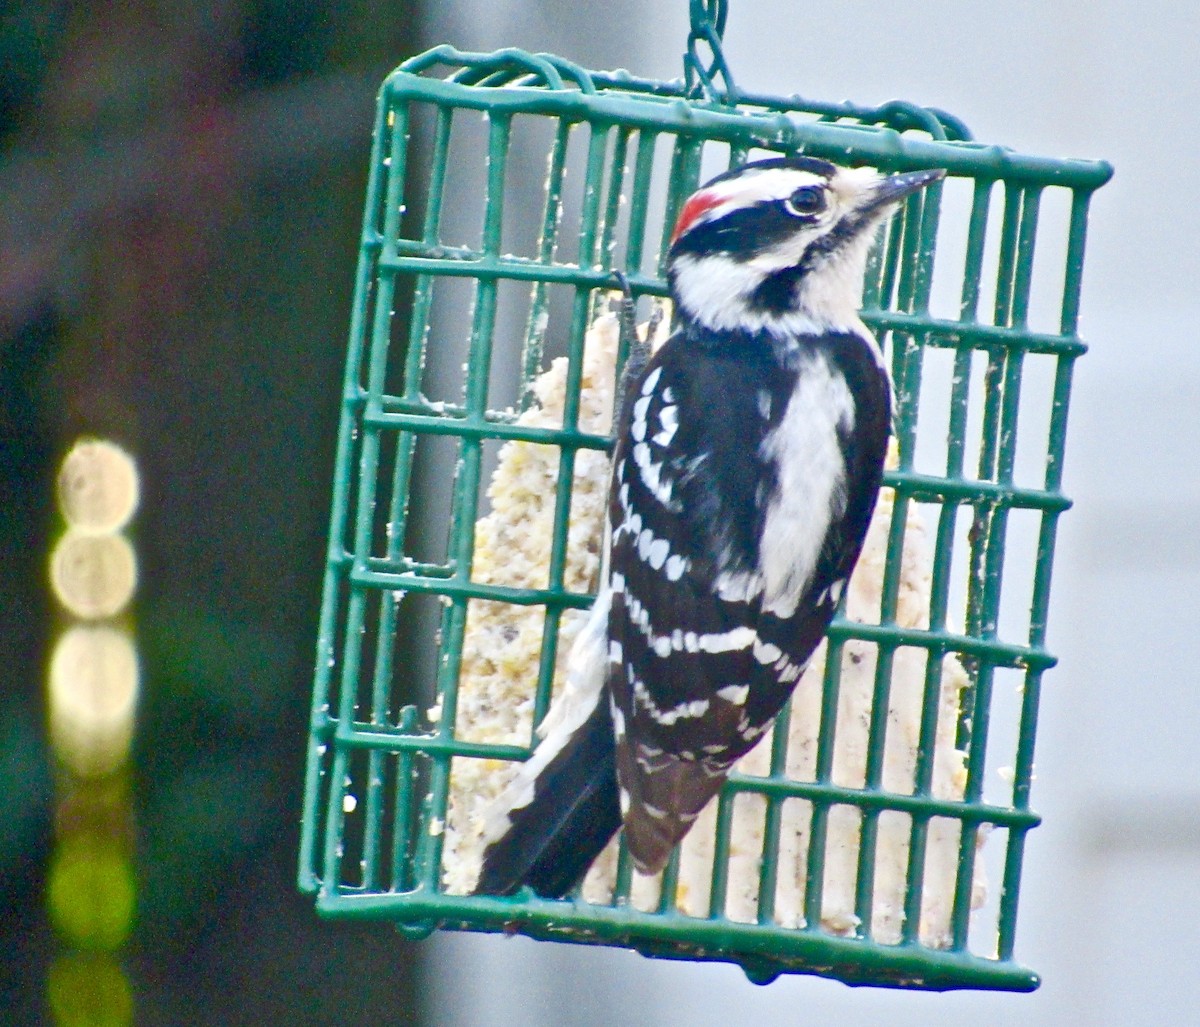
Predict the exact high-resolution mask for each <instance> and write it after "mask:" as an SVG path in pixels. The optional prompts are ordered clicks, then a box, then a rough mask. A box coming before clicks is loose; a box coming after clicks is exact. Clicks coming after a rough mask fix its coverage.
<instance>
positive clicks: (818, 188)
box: [667, 157, 945, 333]
mask: <svg viewBox="0 0 1200 1027" xmlns="http://www.w3.org/2000/svg"><path fill="white" fill-rule="evenodd" d="M943 174H945V172H943V171H941V170H931V171H913V172H909V173H908V174H902V175H891V176H888V175H881V174H880V173H879V172H877V171H875V170H874V169H872V168H844V167H839V166H838V165H836V164H830V163H829V162H828V161H823V160H817V159H816V158H813V157H787V158H777V159H773V160H764V161H757V162H755V163H752V164H746V165H744V166H742V167H740V168H736V169H734V170H732V171H728V172H726V173H725V174H723V175H719V176H717V177H716V178H714V179H713V180H712V181H711V182H709V183H707V184H706V185H705V186H704V187H703V188H701V189H700V190H698V191H697V192H695V193H693V194H692V195H691V196H690V197H689V198H688V200H687V202H686V203H684V205H683V209H682V210H681V211H680V214H679V220H678V221H677V222H676V225H675V231H674V233H673V235H672V237H671V249H670V254H669V256H668V261H667V276H668V280H669V282H670V285H671V294H672V296H673V298H674V300H675V303H676V306H677V308H679V312H680V313H681V314H683V315H684V316H685V317H687V318H690V319H692V320H694V321H698V322H699V323H701V324H703V325H704V326H706V327H708V328H711V329H713V330H715V331H718V332H720V331H735V330H737V329H739V328H744V329H749V330H754V331H757V330H762V329H764V328H765V329H776V330H779V331H783V332H790V333H795V332H810V331H817V332H822V331H829V330H837V329H841V330H848V329H851V328H853V327H854V326H856V325H857V324H858V323H859V322H858V307H859V305H860V303H861V301H862V284H863V274H864V272H865V269H866V260H867V253H868V251H869V250H870V248H871V243H872V242H873V240H874V238H875V229H876V228H877V226H878V225H879V224H880V223H881V222H882V221H883V220H884V219H885V218H886V217H887V216H888V215H889V214H890V213H891V212H892V211H893V210H894V209H895V206H896V204H897V203H898V202H899V201H900V200H902V199H903V198H904V197H906V196H908V195H909V194H910V193H912V192H915V191H916V190H917V189H920V188H921V187H922V186H925V185H928V184H929V183H930V182H933V181H936V180H937V179H939V178H941V177H942V175H943Z"/></svg>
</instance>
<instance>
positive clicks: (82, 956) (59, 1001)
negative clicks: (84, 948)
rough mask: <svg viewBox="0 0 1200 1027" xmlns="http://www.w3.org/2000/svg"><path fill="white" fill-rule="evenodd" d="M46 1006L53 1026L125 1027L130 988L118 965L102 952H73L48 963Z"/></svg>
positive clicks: (129, 1009) (130, 1012)
mask: <svg viewBox="0 0 1200 1027" xmlns="http://www.w3.org/2000/svg"><path fill="white" fill-rule="evenodd" d="M46 998H47V1005H49V1007H50V1015H51V1018H52V1019H53V1021H54V1023H55V1025H56V1027H128V1025H129V1024H132V1023H133V987H132V986H131V985H130V983H129V978H128V977H127V976H126V974H125V971H124V970H122V969H121V966H120V964H119V963H118V962H117V961H116V960H115V959H114V958H113V957H112V956H110V955H108V954H107V953H104V952H76V953H72V954H70V955H65V956H59V957H58V958H57V959H55V960H54V962H53V963H51V964H50V971H49V974H48V976H47V979H46Z"/></svg>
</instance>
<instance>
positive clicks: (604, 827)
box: [475, 696, 621, 898]
mask: <svg viewBox="0 0 1200 1027" xmlns="http://www.w3.org/2000/svg"><path fill="white" fill-rule="evenodd" d="M597 700H598V701H597V702H596V704H595V708H594V709H593V710H592V712H591V714H590V715H589V716H588V717H587V719H586V720H584V721H583V723H582V724H581V725H580V726H579V727H578V728H577V729H576V730H575V731H574V733H573V734H572V735H571V737H570V738H569V739H568V740H567V741H566V743H565V744H564V745H563V746H562V747H561V748H560V749H559V750H558V751H557V752H556V753H555V754H554V756H553V758H552V759H550V761H549V762H548V763H547V764H546V765H545V766H544V767H542V768H541V769H540V770H539V771H538V773H537V775H536V777H535V778H534V779H533V781H532V785H531V788H530V791H531V793H532V794H531V795H530V797H529V798H528V801H527V802H525V803H524V804H523V805H519V806H515V807H514V808H512V809H510V810H509V812H508V814H507V820H508V826H507V828H506V829H505V830H504V832H503V833H502V834H501V835H500V836H499V837H497V838H496V839H495V840H494V841H493V842H492V843H491V844H490V845H488V847H487V849H486V850H485V851H484V854H483V868H482V869H481V870H480V873H479V881H478V883H477V884H476V885H475V894H477V895H511V894H512V893H513V892H515V891H516V890H517V889H518V888H520V887H521V886H522V885H528V886H529V887H530V888H532V889H533V890H534V891H535V892H536V893H537V894H539V895H542V896H544V897H546V898H561V897H562V896H564V895H566V894H567V893H568V892H569V891H571V889H572V888H574V887H575V886H576V885H577V884H578V883H579V882H580V881H581V880H582V879H583V876H584V874H586V873H587V870H588V867H590V866H591V865H592V861H593V860H594V859H595V858H596V857H597V856H598V855H599V854H600V852H601V851H602V850H603V849H604V847H605V845H607V844H608V842H609V840H610V839H611V838H612V836H613V835H614V834H616V833H617V829H618V828H619V827H620V826H621V810H620V805H619V802H618V798H617V776H616V759H615V755H614V744H613V728H612V715H611V713H610V712H609V708H608V702H607V701H606V699H605V697H604V696H598V697H597ZM523 797H524V796H523Z"/></svg>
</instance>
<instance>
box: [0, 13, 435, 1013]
mask: <svg viewBox="0 0 1200 1027" xmlns="http://www.w3.org/2000/svg"><path fill="white" fill-rule="evenodd" d="M417 7H418V5H415V4H413V3H407V2H402V3H398V4H383V3H377V2H374V0H345V2H341V3H334V4H320V3H315V2H298V0H219V2H218V3H215V4H192V3H185V2H181V0H160V2H157V3H130V4H97V5H76V4H61V3H51V2H48V0H21V2H19V3H18V2H11V0H10V2H6V3H4V4H3V5H2V6H0V618H2V619H0V667H3V672H4V687H3V688H2V689H0V752H2V753H3V764H2V765H3V767H4V772H3V788H0V881H3V885H2V886H0V945H3V948H4V951H5V959H4V960H0V1022H4V1023H43V1022H46V1023H99V1022H114V1023H119V1022H129V1020H130V1018H132V1020H133V1021H134V1022H137V1023H145V1024H159V1023H162V1024H169V1023H189V1024H209V1023H211V1024H237V1023H250V1022H257V1023H260V1024H261V1023H268V1024H274V1023H306V1024H309V1023H312V1024H321V1023H347V1022H366V1021H368V1020H371V1021H372V1022H374V1021H378V1022H387V1023H402V1022H410V1021H411V1020H412V1018H413V1014H412V1012H411V1010H412V1008H413V1001H412V981H411V964H412V954H411V953H410V952H408V951H407V950H406V949H405V946H404V945H403V943H401V942H400V941H399V940H398V939H397V938H396V937H395V936H393V935H392V934H391V933H390V932H387V931H386V930H381V929H380V928H379V927H378V926H375V927H373V928H363V929H360V928H352V927H347V926H344V925H336V924H327V923H322V922H320V921H318V920H317V918H316V916H315V913H314V912H313V908H312V903H311V900H309V899H306V898H303V897H301V896H299V895H298V894H297V892H296V888H295V865H296V840H297V836H298V821H299V815H300V801H299V792H300V784H301V779H302V774H303V743H304V739H305V733H306V728H307V710H308V693H309V689H310V685H311V667H312V654H313V649H314V640H315V635H316V619H317V610H318V604H319V597H320V580H321V568H322V565H323V554H324V548H325V534H326V530H327V517H328V504H329V482H330V473H331V469H332V463H333V444H334V432H335V426H336V414H337V403H338V397H339V388H340V377H341V364H342V360H343V355H344V341H345V336H346V327H347V320H348V312H349V303H350V288H351V284H352V277H353V269H354V261H355V259H356V251H357V235H358V232H359V228H360V220H361V210H362V194H363V189H364V185H365V171H366V165H367V158H368V155H369V148H370V125H371V116H372V110H373V96H374V92H375V89H376V87H377V85H378V82H379V81H380V79H381V78H382V77H383V75H384V74H385V73H386V72H387V71H388V70H389V69H390V68H391V67H393V66H394V65H395V64H397V63H398V62H399V61H400V60H402V59H403V58H404V57H406V56H408V55H410V54H412V53H413V52H415V50H417V49H419V47H418V45H417V41H416V40H417V33H418V13H417ZM80 434H87V435H96V436H101V437H106V438H111V439H113V440H115V441H116V442H118V443H119V444H120V445H122V446H123V447H124V448H126V449H127V450H128V451H129V452H131V453H132V454H133V455H134V456H135V458H136V459H137V461H138V464H139V468H140V471H141V475H142V490H143V499H142V506H141V510H140V511H139V514H138V516H137V519H136V521H135V522H134V525H133V528H132V533H131V537H132V540H133V542H134V545H135V547H136V551H137V556H138V561H139V568H140V583H139V588H138V593H137V605H136V609H135V610H134V611H133V625H134V630H135V634H136V637H137V641H138V646H139V651H140V659H141V667H142V693H141V695H142V698H141V703H140V707H139V711H138V723H137V734H136V736H135V742H134V746H135V753H134V758H133V764H132V767H131V768H129V770H128V772H127V773H126V775H125V777H124V779H123V781H121V782H114V783H111V784H112V788H114V789H117V791H118V792H120V794H122V795H126V796H127V798H126V799H123V800H122V803H123V804H121V803H118V804H117V805H116V806H114V807H113V808H114V809H117V810H118V812H117V813H114V814H113V816H114V817H116V818H117V819H118V820H120V821H121V822H120V823H118V824H117V827H116V830H117V833H118V835H119V834H120V832H121V831H129V832H132V838H133V852H134V858H133V880H132V881H129V882H125V881H124V878H123V877H122V876H121V875H122V874H123V873H124V870H123V869H122V866H123V865H124V864H121V863H120V862H119V861H118V862H114V861H113V860H111V859H109V857H108V854H107V852H106V850H103V848H102V847H101V848H94V847H93V848H92V849H88V848H87V847H86V846H85V847H83V848H76V849H74V850H72V849H70V848H69V847H68V848H67V849H65V850H64V849H62V847H61V846H59V847H56V843H55V838H56V827H55V825H56V821H57V823H58V829H59V830H58V833H59V834H61V833H62V829H63V827H64V823H65V822H66V821H69V819H70V818H71V816H73V815H75V814H74V813H73V809H74V807H70V806H69V805H64V804H63V800H62V796H63V794H64V792H63V787H62V774H61V772H60V771H58V770H56V768H55V766H54V764H53V758H52V756H51V755H50V753H49V750H48V748H47V743H46V740H45V709H44V698H43V692H44V688H45V684H44V678H45V667H46V657H47V650H48V646H49V645H50V643H51V641H52V639H53V636H54V634H55V631H56V619H55V618H56V614H55V612H54V609H53V606H52V604H51V600H50V597H49V594H48V591H47V581H46V573H45V568H46V563H47V558H48V555H49V551H50V547H51V545H52V544H53V541H54V539H55V537H56V535H57V533H58V531H59V530H60V528H59V526H58V522H57V515H56V512H55V510H54V506H53V481H54V472H55V467H56V464H57V462H58V461H59V460H60V459H61V457H62V455H63V453H65V452H66V450H67V449H68V448H69V447H70V445H71V443H72V442H73V441H74V440H75V438H77V437H78V436H79V435H80ZM122 789H124V791H121V790H122ZM96 808H99V809H100V810H101V811H102V812H101V814H100V815H101V816H102V817H103V816H104V815H106V814H104V813H103V810H104V809H106V808H107V807H106V806H105V805H104V802H101V803H100V805H99V807H96ZM89 815H96V814H95V813H94V810H93V813H92V814H89ZM122 818H123V819H122ZM114 875H116V876H114ZM97 881H100V882H101V883H104V882H107V883H106V884H105V885H104V888H103V889H101V890H102V891H103V892H104V893H105V894H107V895H110V896H113V895H115V896H116V900H114V901H115V904H110V905H99V906H89V905H88V902H87V898H86V897H87V895H89V894H91V893H92V889H93V887H94V886H96V882H97ZM126 885H127V887H126ZM123 896H124V897H123ZM72 939H73V940H74V942H76V943H78V942H81V941H82V944H83V949H81V950H80V951H78V952H75V951H73V950H71V951H68V949H70V946H69V945H68V942H71V941H72ZM89 939H90V940H89ZM86 949H90V951H85V950H86Z"/></svg>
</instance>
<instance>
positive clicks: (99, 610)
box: [50, 529, 137, 620]
mask: <svg viewBox="0 0 1200 1027" xmlns="http://www.w3.org/2000/svg"><path fill="white" fill-rule="evenodd" d="M50 585H51V587H52V588H53V590H54V595H55V597H56V598H57V599H58V601H59V602H60V603H62V605H63V606H64V607H66V609H67V610H68V611H69V612H70V613H73V614H74V615H75V616H76V617H82V618H85V619H87V620H94V619H97V618H100V617H111V616H113V614H116V613H120V612H121V610H123V609H124V608H125V607H126V606H127V605H128V603H129V600H130V599H131V598H132V597H133V590H134V589H135V588H136V587H137V558H136V557H135V556H134V552H133V546H131V545H130V544H129V540H128V539H127V538H125V536H123V535H88V534H84V533H83V532H80V531H75V530H74V529H69V530H68V531H67V533H66V534H65V535H63V537H62V538H61V539H60V540H59V543H58V545H56V546H55V547H54V552H53V553H51V554H50Z"/></svg>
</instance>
